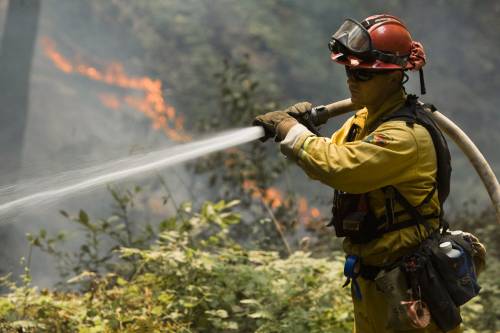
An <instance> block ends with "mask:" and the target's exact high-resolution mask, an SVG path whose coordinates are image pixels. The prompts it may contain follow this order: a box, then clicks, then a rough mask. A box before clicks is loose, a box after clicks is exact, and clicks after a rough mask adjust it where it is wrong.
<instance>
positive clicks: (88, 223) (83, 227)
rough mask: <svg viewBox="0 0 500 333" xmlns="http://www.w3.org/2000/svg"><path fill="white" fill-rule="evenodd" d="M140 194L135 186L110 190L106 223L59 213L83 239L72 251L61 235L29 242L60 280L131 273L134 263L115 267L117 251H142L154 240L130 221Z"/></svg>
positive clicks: (43, 234) (82, 214) (148, 227)
mask: <svg viewBox="0 0 500 333" xmlns="http://www.w3.org/2000/svg"><path fill="white" fill-rule="evenodd" d="M140 191H141V189H140V187H137V186H136V187H135V188H134V189H133V190H126V191H123V192H120V191H118V190H116V189H114V188H111V187H109V192H110V193H111V196H112V197H113V200H114V208H115V209H114V211H113V213H112V215H111V216H110V217H108V218H105V219H95V220H94V219H92V218H91V217H90V216H89V215H88V214H87V212H85V211H84V210H80V211H79V212H78V214H75V215H74V216H71V215H70V214H69V213H67V212H66V211H64V210H61V211H60V213H61V215H62V216H64V217H65V218H66V219H68V221H70V222H73V223H75V224H77V225H78V227H79V231H80V234H81V235H83V241H82V243H81V244H80V246H78V248H77V249H75V250H74V251H69V250H67V249H66V248H65V247H64V246H63V245H64V244H65V243H66V242H67V240H68V236H67V235H66V233H65V232H64V231H61V232H59V233H58V234H56V235H55V236H49V235H48V234H47V232H46V231H45V230H44V229H41V230H40V231H39V233H38V234H37V235H32V234H28V235H27V238H28V241H29V242H30V244H31V246H32V247H35V248H37V249H39V250H40V251H42V252H45V253H47V254H49V255H51V256H53V257H54V258H56V259H57V260H56V265H57V269H58V271H59V274H60V276H61V277H62V278H63V279H66V278H68V277H70V276H74V275H78V274H80V273H82V272H92V273H94V274H101V273H102V272H106V271H114V270H121V271H123V272H124V273H125V272H129V273H130V272H133V271H134V270H135V267H134V263H133V261H130V262H128V263H127V264H126V263H120V265H116V259H117V253H116V250H117V249H118V248H120V247H136V248H145V247H147V246H148V245H149V244H150V243H151V242H152V240H153V239H154V238H155V237H156V230H153V227H152V226H151V225H150V224H148V223H141V224H139V223H136V222H134V221H132V220H131V219H130V216H129V210H130V209H131V208H132V207H133V206H134V198H135V196H136V195H137V194H138V193H139V192H140ZM139 226H140V227H139Z"/></svg>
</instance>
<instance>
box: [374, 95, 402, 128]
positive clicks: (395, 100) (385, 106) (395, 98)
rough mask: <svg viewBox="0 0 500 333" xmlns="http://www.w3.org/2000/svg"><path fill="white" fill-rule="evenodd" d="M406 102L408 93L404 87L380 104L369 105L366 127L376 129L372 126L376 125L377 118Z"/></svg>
mask: <svg viewBox="0 0 500 333" xmlns="http://www.w3.org/2000/svg"><path fill="white" fill-rule="evenodd" d="M405 102H406V93H405V91H404V90H403V89H400V90H399V91H397V92H396V93H394V94H392V95H391V96H389V97H388V98H386V99H385V101H384V102H383V103H382V104H380V106H378V107H376V108H374V107H370V106H367V109H368V115H367V118H366V122H365V129H367V130H368V131H369V132H371V131H373V130H375V128H372V126H374V125H376V123H377V120H378V119H379V118H380V117H383V116H385V115H387V114H389V113H391V112H394V111H396V110H399V109H400V108H401V107H402V106H403V105H404V104H405Z"/></svg>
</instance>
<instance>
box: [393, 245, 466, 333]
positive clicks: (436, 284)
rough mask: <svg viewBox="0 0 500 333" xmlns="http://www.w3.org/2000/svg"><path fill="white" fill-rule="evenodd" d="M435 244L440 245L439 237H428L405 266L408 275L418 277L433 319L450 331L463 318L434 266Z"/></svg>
mask: <svg viewBox="0 0 500 333" xmlns="http://www.w3.org/2000/svg"><path fill="white" fill-rule="evenodd" d="M434 246H437V247H439V245H438V242H437V239H426V240H425V241H424V242H423V243H422V244H421V246H420V248H419V249H418V250H417V251H416V252H415V253H413V254H411V255H410V256H408V257H406V258H405V259H404V263H403V267H404V269H405V271H406V272H407V274H408V276H411V277H412V278H414V279H416V281H417V283H418V286H419V289H420V290H421V293H422V295H421V296H422V300H423V301H424V302H425V303H426V304H427V306H428V307H429V311H430V313H431V316H432V319H433V320H434V321H435V322H436V324H437V326H438V327H439V328H440V329H441V330H443V331H444V332H448V331H449V330H452V329H453V328H455V327H457V326H458V325H459V324H460V323H461V322H462V318H461V317H460V312H459V309H458V307H457V306H456V305H455V302H454V301H453V299H452V298H451V296H450V294H449V292H448V290H447V288H446V283H445V282H444V281H443V279H442V278H441V276H440V274H439V273H438V272H437V271H436V269H435V268H434V265H433V262H432V260H431V256H432V254H431V253H429V252H430V249H431V248H432V247H434Z"/></svg>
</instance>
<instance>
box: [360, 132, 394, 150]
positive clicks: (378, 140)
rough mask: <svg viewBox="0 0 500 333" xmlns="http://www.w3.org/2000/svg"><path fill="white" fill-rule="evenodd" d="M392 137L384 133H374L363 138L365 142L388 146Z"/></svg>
mask: <svg viewBox="0 0 500 333" xmlns="http://www.w3.org/2000/svg"><path fill="white" fill-rule="evenodd" d="M391 141H392V138H391V137H389V136H387V135H385V134H383V133H372V134H370V135H368V136H367V137H366V138H364V139H363V142H367V143H371V144H374V145H377V146H381V147H384V146H387V145H388V144H389V142H391Z"/></svg>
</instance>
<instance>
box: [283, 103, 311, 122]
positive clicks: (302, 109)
mask: <svg viewBox="0 0 500 333" xmlns="http://www.w3.org/2000/svg"><path fill="white" fill-rule="evenodd" d="M312 108H313V107H312V104H311V103H309V102H300V103H297V104H294V105H292V106H290V107H288V108H287V109H285V112H286V113H288V114H289V115H291V116H293V117H294V118H297V117H298V118H300V117H301V116H303V115H304V114H305V113H307V112H311V110H312Z"/></svg>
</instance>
